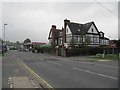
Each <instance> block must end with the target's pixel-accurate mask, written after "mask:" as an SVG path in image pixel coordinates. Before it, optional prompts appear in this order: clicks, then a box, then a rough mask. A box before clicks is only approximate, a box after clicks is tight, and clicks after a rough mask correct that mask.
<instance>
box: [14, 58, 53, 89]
mask: <svg viewBox="0 0 120 90" xmlns="http://www.w3.org/2000/svg"><path fill="white" fill-rule="evenodd" d="M16 58H17V57H16ZM17 59H18V61H19V62H18V61H17V60H16V61H17V63H21V64H22V65H23V66H24V67H26V68H27V69H28V70H29V71H30V72H31V73H32V74H33V75H34V76H36V77H37V78H38V79H39V80H40V81H42V82H44V83H45V84H46V85H47V87H48V89H49V90H55V89H54V88H53V87H52V86H51V85H50V84H48V83H47V81H45V80H44V79H42V78H41V77H40V76H39V75H38V74H36V73H35V72H34V71H33V70H32V69H30V68H29V67H28V66H27V65H25V64H24V63H23V62H22V61H20V60H19V58H17Z"/></svg>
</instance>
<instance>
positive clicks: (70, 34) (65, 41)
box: [48, 19, 109, 56]
mask: <svg viewBox="0 0 120 90" xmlns="http://www.w3.org/2000/svg"><path fill="white" fill-rule="evenodd" d="M48 39H49V42H50V43H51V45H52V47H53V48H56V51H57V53H58V55H59V53H61V54H60V55H62V56H66V50H67V49H70V48H71V47H77V48H81V47H84V46H91V47H99V46H103V45H109V39H108V38H106V37H104V33H103V32H99V31H98V28H97V27H96V25H95V23H94V22H93V21H92V22H88V23H85V24H80V23H75V22H70V20H67V19H65V20H64V27H63V28H62V29H56V26H55V25H52V27H51V29H50V32H49V36H48Z"/></svg>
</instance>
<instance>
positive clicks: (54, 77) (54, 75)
mask: <svg viewBox="0 0 120 90" xmlns="http://www.w3.org/2000/svg"><path fill="white" fill-rule="evenodd" d="M7 54H8V55H14V56H16V58H18V59H19V60H21V61H22V62H23V63H25V64H26V65H27V66H28V67H29V68H31V69H32V70H33V71H34V72H35V73H36V74H38V75H39V76H40V77H42V78H43V79H44V80H45V81H47V82H48V83H49V84H50V85H51V86H52V87H53V88H118V64H117V61H108V62H97V61H96V62H91V61H83V60H81V61H77V60H76V61H74V60H63V59H61V58H59V59H56V58H54V56H53V57H52V56H51V57H49V55H45V54H38V53H30V52H20V51H9V52H7ZM9 59H10V58H9ZM14 59H15V58H14ZM14 59H12V56H11V60H13V63H10V64H11V65H13V64H15V63H14ZM3 65H4V64H3ZM3 68H4V69H3V70H4V71H3V72H5V70H9V68H8V69H5V67H3ZM16 72H17V71H16ZM6 74H8V75H9V73H6ZM17 74H18V75H19V74H23V72H22V71H21V72H20V73H17ZM3 77H4V76H3Z"/></svg>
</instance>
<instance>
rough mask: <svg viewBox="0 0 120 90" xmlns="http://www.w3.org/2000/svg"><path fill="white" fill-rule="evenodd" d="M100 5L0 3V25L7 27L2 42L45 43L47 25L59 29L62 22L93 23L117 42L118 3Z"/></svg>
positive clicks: (48, 29)
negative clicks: (65, 20) (0, 20)
mask: <svg viewBox="0 0 120 90" xmlns="http://www.w3.org/2000/svg"><path fill="white" fill-rule="evenodd" d="M100 4H102V5H103V6H102V5H100ZM100 4H98V3H97V2H26V3H25V2H4V3H2V4H1V5H0V8H1V9H0V12H2V25H3V24H4V23H7V24H8V25H7V26H6V39H7V40H9V41H20V42H23V41H24V40H25V39H26V38H30V39H31V40H32V41H38V42H48V39H47V38H48V34H49V31H50V28H51V25H56V26H57V28H59V29H61V28H62V27H63V21H64V19H66V18H67V19H69V20H70V21H71V22H77V23H82V24H83V23H87V22H90V21H94V22H95V25H96V26H97V28H98V30H99V31H103V32H104V33H105V36H106V37H108V38H109V37H110V39H117V38H118V18H117V17H118V3H117V2H101V3H100ZM0 17H1V15H0ZM2 30H3V27H2ZM1 33H2V32H1ZM0 37H2V36H0Z"/></svg>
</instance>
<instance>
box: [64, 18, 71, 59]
mask: <svg viewBox="0 0 120 90" xmlns="http://www.w3.org/2000/svg"><path fill="white" fill-rule="evenodd" d="M69 22H70V20H67V19H65V20H64V29H63V30H62V56H64V57H66V56H67V55H66V52H67V50H66V49H65V47H64V43H66V26H67V24H68V23H69Z"/></svg>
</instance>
